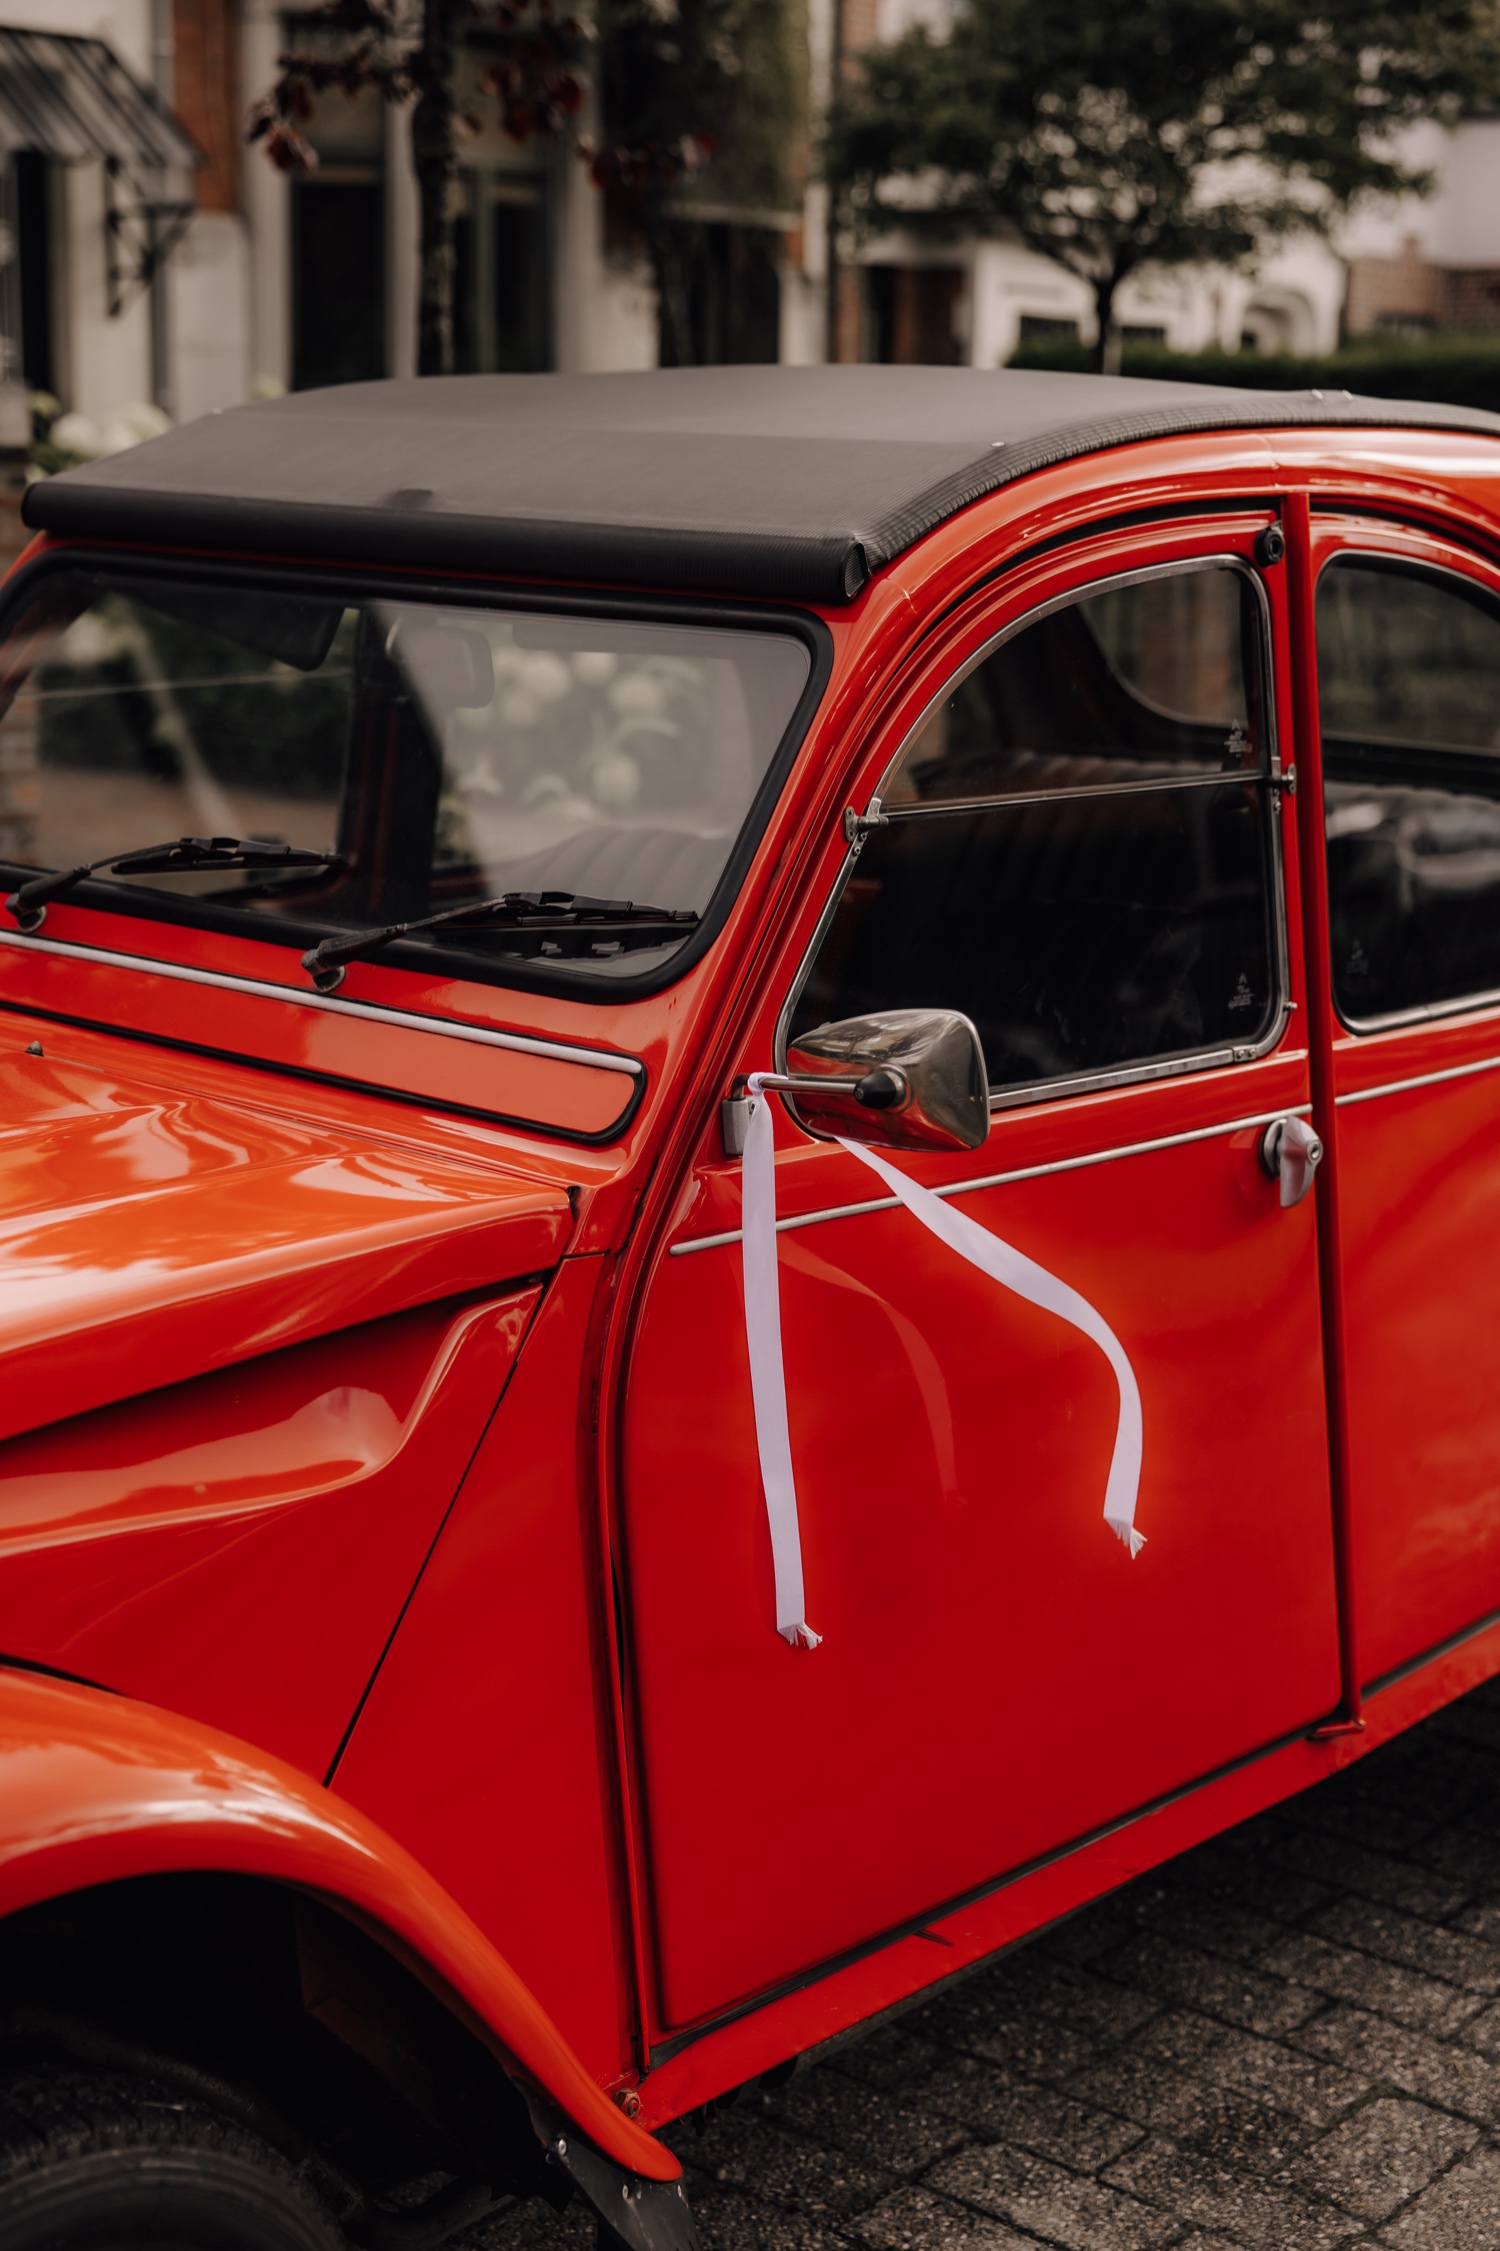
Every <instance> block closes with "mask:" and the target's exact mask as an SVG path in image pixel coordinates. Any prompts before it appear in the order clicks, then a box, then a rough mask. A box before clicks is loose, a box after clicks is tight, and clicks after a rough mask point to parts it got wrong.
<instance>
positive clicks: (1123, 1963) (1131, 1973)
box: [1106, 1932, 1317, 2032]
mask: <svg viewBox="0 0 1500 2251" xmlns="http://www.w3.org/2000/svg"><path fill="white" fill-rule="evenodd" d="M1300 1943H1302V1942H1301V1941H1300V1940H1298V1939H1290V1940H1289V1939H1286V1938H1283V1939H1282V1940H1281V1941H1280V1943H1279V1945H1278V1946H1277V1947H1275V1948H1273V1949H1272V1951H1271V1953H1270V1955H1269V1956H1267V1958H1266V1962H1265V1963H1264V1964H1263V1965H1262V1967H1261V1968H1258V1969H1248V1968H1243V1967H1241V1968H1235V1967H1232V1966H1231V1965H1230V1964H1229V1963H1227V1962H1219V1961H1215V1960H1214V1958H1213V1956H1212V1955H1209V1954H1200V1953H1198V1952H1197V1951H1196V1950H1195V1949H1192V1948H1189V1947H1186V1946H1174V1945H1173V1944H1172V1942H1171V1941H1170V1940H1169V1939H1165V1938H1162V1937H1159V1936H1158V1935H1157V1934H1156V1933H1154V1932H1152V1933H1147V1934H1143V1935H1142V1936H1141V1937H1139V1938H1137V1939H1133V1940H1132V1941H1131V1942H1130V1944H1129V1945H1127V1946H1122V1947H1121V1948H1120V1949H1119V1951H1118V1952H1117V1953H1115V1954H1113V1955H1111V1956H1110V1958H1109V1960H1108V1963H1107V1965H1106V1966H1107V1968H1108V1970H1109V1974H1110V1976H1111V1977H1116V1978H1119V1979H1120V1980H1121V1981H1122V1983H1125V1984H1128V1985H1130V1986H1132V1987H1133V1988H1135V1990H1136V1991H1137V1992H1144V1993H1154V1994H1156V1995H1157V1996H1159V1997H1164V1998H1168V1999H1171V2000H1173V2001H1178V2002H1187V2003H1188V2004H1190V2005H1191V2006H1192V2007H1194V2008H1197V2009H1201V2010H1202V2011H1203V2012H1204V2014H1205V2015H1208V2016H1216V2017H1223V2018H1225V2019H1226V2020H1227V2021H1228V2022H1229V2023H1231V2024H1238V2025H1242V2026H1243V2027H1244V2028H1245V2030H1246V2031H1249V2032H1290V2031H1291V2030H1292V2029H1293V2027H1294V2026H1296V2025H1299V2024H1301V2023H1303V2022H1304V2021H1305V2019H1306V2018H1308V2017H1309V2016H1311V2015H1312V2013H1313V2011H1314V2009H1315V2008H1316V2007H1317V2003H1316V2001H1315V2000H1314V1999H1313V1997H1312V1995H1311V1994H1310V1993H1309V1992H1307V1991H1305V1990H1303V1989H1301V1988H1299V1986H1298V1985H1297V1984H1295V1983H1293V1982H1291V1978H1292V1977H1293V1976H1294V1974H1295V1973H1288V1972H1283V1973H1282V1974H1281V1975H1280V1976H1276V1975H1266V1974H1265V1971H1266V1970H1267V1969H1270V1968H1274V1966H1275V1964H1276V1961H1277V1958H1278V1956H1279V1955H1281V1954H1282V1953H1284V1952H1285V1949H1286V1948H1287V1946H1288V1945H1297V1944H1300Z"/></svg>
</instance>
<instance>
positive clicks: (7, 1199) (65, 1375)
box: [0, 1026, 572, 1438]
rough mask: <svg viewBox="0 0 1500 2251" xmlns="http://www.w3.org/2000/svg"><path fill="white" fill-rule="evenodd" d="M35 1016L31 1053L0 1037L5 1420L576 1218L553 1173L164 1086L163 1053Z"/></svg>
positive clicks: (118, 1395) (558, 1245) (456, 1287)
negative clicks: (121, 1055) (45, 1023)
mask: <svg viewBox="0 0 1500 2251" xmlns="http://www.w3.org/2000/svg"><path fill="white" fill-rule="evenodd" d="M44 1029H45V1030H46V1032H47V1035H48V1036H47V1041H46V1046H47V1052H46V1053H45V1054H42V1053H39V1052H35V1051H31V1052H28V1051H26V1050H25V1049H23V1047H22V1044H21V1043H22V1041H24V1040H25V1039H26V1037H27V1031H26V1028H25V1027H24V1026H23V1027H22V1028H21V1029H20V1030H19V1031H18V1032H16V1033H15V1034H13V1035H12V1040H13V1044H12V1043H11V1042H7V1043H6V1047H5V1049H4V1050H3V1051H0V1438H6V1437H11V1436H14V1435H15V1434H16V1433H17V1432H18V1431H23V1430H32V1429H36V1428H37V1427H39V1426H40V1425H41V1424H43V1423H48V1422H52V1421H55V1420H57V1419H58V1418H59V1417H61V1416H64V1415H75V1414H80V1413H83V1412H85V1411H86V1410H88V1409H89V1408H92V1407H98V1406H102V1405H105V1404H106V1403H108V1402H109V1401H111V1400H116V1399H123V1398H128V1397H130V1396H131V1395H133V1394H135V1393H138V1392H143V1391H149V1390H154V1389H156V1388H157V1387H158V1386H160V1385H162V1384H168V1383H177V1382H180V1381H182V1380H183V1379H184V1378H186V1377H189V1376H196V1375H202V1374H204V1373H206V1372H207V1371H208V1370H209V1369H213V1368H221V1367H225V1366H228V1365H229V1364H230V1363H232V1362H234V1361H236V1360H241V1359H244V1358H247V1357H249V1356H250V1355H253V1354H256V1353H262V1352H270V1351H274V1350H276V1349H277V1348H279V1347H280V1346H283V1345H288V1344H294V1343H298V1342H300V1341H301V1340H303V1339H304V1338H307V1337H313V1336H319V1335H323V1334H326V1333H327V1332H328V1331H330V1330H333V1329H337V1328H341V1327H343V1326H345V1325H346V1324H348V1323H351V1322H355V1321H368V1320H373V1319H375V1318H376V1317H377V1316H379V1315H381V1314H385V1313H392V1312H397V1311H399V1310H400V1309H401V1308H403V1307H405V1306H410V1305H417V1304H422V1303H426V1302H429V1301H430V1300H433V1299H436V1298H442V1297H449V1296H455V1295H458V1294H461V1293H463V1292H467V1291H472V1290H479V1289H488V1288H491V1287H493V1286H494V1285H496V1284H498V1283H501V1282H506V1281H510V1280H513V1279H515V1278H517V1277H519V1276H521V1275H527V1274H537V1273H540V1272H543V1271H544V1270H546V1269H547V1268H548V1267H551V1266H553V1265H555V1263H556V1262H557V1260H558V1258H559V1257H560V1256H561V1255H562V1252H563V1249H564V1246H565V1245H566V1242H567V1240H568V1237H569V1235H570V1233H571V1231H572V1212H571V1208H570V1205H569V1200H568V1196H567V1192H566V1190H565V1189H563V1188H561V1187H559V1186H557V1185H555V1184H554V1183H552V1182H549V1181H544V1180H541V1179H531V1178H529V1177H527V1175H526V1174H525V1173H524V1172H522V1171H519V1170H517V1169H512V1168H511V1167H509V1166H500V1165H497V1164H493V1163H490V1162H488V1161H481V1160H475V1161H474V1162H472V1163H466V1162H464V1161H463V1160H461V1159H453V1158H449V1157H444V1156H437V1155H434V1154H432V1153H431V1152H429V1151H427V1150H424V1149H422V1148H420V1147H417V1146H414V1145H411V1144H408V1143H405V1142H403V1141H400V1140H397V1139H396V1138H395V1137H394V1136H388V1137H387V1136H382V1135H380V1134H379V1133H374V1132H367V1131H364V1130H362V1129H361V1128H360V1127H359V1126H357V1125H353V1126H351V1125H328V1124H324V1123H322V1122H317V1121H311V1120H308V1119H305V1118H301V1117H296V1116H292V1115H287V1114H284V1113H281V1112H278V1111H276V1110H274V1109H273V1108H271V1107H270V1106H269V1105H268V1106H267V1107H265V1108H264V1109H262V1108H259V1107H257V1106H255V1105H251V1104H246V1105H243V1106H242V1105H241V1104H240V1103H238V1102H235V1101H230V1100H225V1099H221V1098H215V1097H209V1096H206V1095H204V1094H202V1093H200V1092H194V1091H191V1090H181V1089H176V1088H173V1087H172V1086H170V1085H167V1084H162V1083H157V1082H156V1081H155V1080H154V1079H153V1078H152V1077H148V1076H147V1072H148V1071H154V1069H155V1068H156V1065H157V1061H158V1058H156V1057H153V1058H152V1060H151V1062H150V1063H149V1064H147V1065H146V1066H145V1067H144V1068H143V1069H142V1071H141V1075H140V1076H139V1077H136V1076H134V1075H132V1074H131V1073H130V1072H129V1071H128V1070H125V1069H122V1070H120V1071H114V1070H112V1069H109V1068H100V1067H99V1065H98V1064H97V1063H96V1062H94V1061H89V1062H83V1061H77V1060H70V1059H69V1058H68V1056H67V1053H66V1047H67V1039H66V1035H63V1034H56V1035H55V1027H44ZM54 1035H55V1036H54ZM96 1044H97V1043H95V1042H92V1041H91V1042H90V1043H89V1045H90V1048H91V1049H92V1048H94V1047H95V1046H96ZM54 1046H55V1047H56V1050H57V1052H56V1054H54V1053H53V1049H54Z"/></svg>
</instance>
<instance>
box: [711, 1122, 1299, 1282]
mask: <svg viewBox="0 0 1500 2251" xmlns="http://www.w3.org/2000/svg"><path fill="white" fill-rule="evenodd" d="M1311 1113H1312V1104H1311V1103H1310V1102H1301V1103H1283V1104H1282V1105H1281V1106H1280V1108H1278V1109H1275V1110H1261V1111H1258V1112H1257V1113H1256V1115H1255V1116H1254V1117H1251V1118H1227V1119H1226V1120H1225V1121H1224V1123H1223V1124H1222V1125H1211V1126H1198V1127H1196V1128H1195V1129H1194V1131H1193V1132H1191V1133H1165V1134H1162V1135H1161V1136H1160V1138H1159V1139H1158V1140H1155V1141H1126V1142H1122V1143H1121V1144H1120V1145H1119V1147H1118V1148H1114V1149H1094V1150H1091V1151H1090V1153H1089V1154H1088V1155H1087V1156H1086V1157H1059V1158H1057V1159H1056V1160H1055V1161H1054V1162H1053V1163H1052V1164H1050V1165H1022V1166H1020V1167H1019V1168H1018V1169H1017V1170H1016V1171H1015V1172H987V1173H984V1174H982V1175H981V1176H980V1177H979V1178H978V1179H977V1180H954V1181H950V1182H949V1183H948V1185H947V1186H946V1187H945V1188H934V1190H933V1191H932V1193H933V1194H934V1195H935V1196H971V1195H973V1194H974V1193H975V1192H976V1191H977V1190H979V1189H981V1188H1009V1187H1011V1186H1013V1185H1014V1183H1015V1182H1016V1181H1018V1180H1044V1179H1046V1178H1048V1177H1049V1176H1050V1175H1051V1174H1053V1173H1059V1172H1084V1171H1086V1170H1087V1169H1088V1168H1089V1167H1090V1166H1092V1165H1112V1164H1114V1163H1115V1161H1116V1159H1117V1158H1120V1157H1149V1156H1151V1155H1152V1154H1153V1153H1154V1152H1155V1151H1156V1150H1158V1149H1181V1148H1184V1147H1185V1146H1186V1145H1187V1143H1188V1142H1190V1141H1217V1140H1218V1138H1219V1137H1220V1135H1221V1134H1226V1133H1245V1132H1247V1131H1249V1130H1250V1129H1251V1128H1253V1127H1255V1126H1268V1125H1274V1124H1275V1123H1276V1121H1277V1119H1278V1118H1305V1117H1308V1116H1310V1115H1311ZM900 1208H901V1199H900V1197H899V1196H876V1197H874V1198H872V1199H871V1200H870V1201H869V1202H868V1203H862V1204H829V1205H828V1206H827V1207H826V1209H824V1210H823V1211H809V1212H802V1213H800V1214H799V1215H798V1216H797V1217H795V1218H792V1219H778V1220H777V1222H776V1232H777V1234H778V1235H788V1234H790V1233H792V1231H793V1230H794V1229H796V1228H799V1227H821V1226H822V1225H823V1223H824V1221H825V1220H829V1219H860V1218H863V1217H864V1215H865V1214H866V1213H867V1212H876V1211H899V1210H900ZM741 1232H742V1230H741V1229H740V1228H738V1227H732V1228H730V1229H729V1231H728V1232H727V1233H726V1234H723V1235H693V1236H690V1237H689V1238H688V1240H687V1241H686V1242H685V1243H673V1244H672V1245H671V1246H670V1247H669V1249H668V1252H667V1256H668V1257H669V1258H685V1257H686V1256H687V1254H688V1252H689V1251H714V1250H719V1249H721V1248H722V1247H723V1246H724V1245H725V1244H726V1243H737V1242H738V1241H739V1240H740V1236H741Z"/></svg>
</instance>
